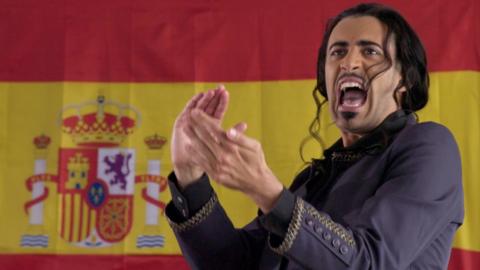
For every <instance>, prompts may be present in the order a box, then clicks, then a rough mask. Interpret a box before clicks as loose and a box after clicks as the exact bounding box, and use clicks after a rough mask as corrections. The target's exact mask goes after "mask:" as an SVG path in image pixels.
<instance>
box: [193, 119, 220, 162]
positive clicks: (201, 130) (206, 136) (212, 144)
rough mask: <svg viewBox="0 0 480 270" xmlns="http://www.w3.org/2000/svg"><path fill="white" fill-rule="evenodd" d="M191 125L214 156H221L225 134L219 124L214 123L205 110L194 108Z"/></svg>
mask: <svg viewBox="0 0 480 270" xmlns="http://www.w3.org/2000/svg"><path fill="white" fill-rule="evenodd" d="M190 125H191V127H192V130H193V132H195V135H196V136H197V137H198V138H199V139H200V140H201V141H202V142H203V143H204V144H205V145H206V146H207V147H208V149H209V150H210V151H211V152H212V153H213V154H214V156H215V157H216V158H218V157H220V155H221V154H222V147H221V145H220V140H221V139H222V137H224V135H223V130H222V129H221V128H219V127H218V124H216V123H212V118H211V117H209V116H207V115H206V114H205V113H204V112H202V111H198V110H194V111H192V123H191V124H190Z"/></svg>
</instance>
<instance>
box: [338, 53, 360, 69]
mask: <svg viewBox="0 0 480 270" xmlns="http://www.w3.org/2000/svg"><path fill="white" fill-rule="evenodd" d="M360 64H361V55H360V53H359V52H357V50H350V51H349V52H348V53H347V55H345V57H344V58H343V59H342V62H341V63H340V68H341V69H342V70H344V71H347V72H350V71H354V70H357V69H359V68H360Z"/></svg>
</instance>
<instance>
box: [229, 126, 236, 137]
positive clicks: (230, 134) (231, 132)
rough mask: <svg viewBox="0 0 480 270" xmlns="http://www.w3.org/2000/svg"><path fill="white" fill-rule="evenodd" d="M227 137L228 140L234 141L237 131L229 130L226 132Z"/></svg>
mask: <svg viewBox="0 0 480 270" xmlns="http://www.w3.org/2000/svg"><path fill="white" fill-rule="evenodd" d="M227 135H228V137H229V138H230V139H235V137H237V130H236V129H234V128H231V129H229V130H228V132H227Z"/></svg>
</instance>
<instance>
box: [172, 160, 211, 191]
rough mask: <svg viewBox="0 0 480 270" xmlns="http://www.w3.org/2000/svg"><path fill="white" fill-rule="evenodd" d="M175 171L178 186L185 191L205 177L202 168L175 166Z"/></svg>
mask: <svg viewBox="0 0 480 270" xmlns="http://www.w3.org/2000/svg"><path fill="white" fill-rule="evenodd" d="M173 171H174V172H175V176H176V177H177V182H178V185H179V187H180V188H181V189H185V188H186V187H187V186H188V185H190V184H192V183H194V182H196V181H198V179H200V177H201V176H202V175H203V173H204V172H203V171H202V170H201V169H200V168H197V167H193V166H175V165H174V166H173Z"/></svg>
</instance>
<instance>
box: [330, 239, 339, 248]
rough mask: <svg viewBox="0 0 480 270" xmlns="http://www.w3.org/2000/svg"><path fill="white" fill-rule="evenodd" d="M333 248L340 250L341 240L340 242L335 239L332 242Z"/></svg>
mask: <svg viewBox="0 0 480 270" xmlns="http://www.w3.org/2000/svg"><path fill="white" fill-rule="evenodd" d="M332 246H333V247H334V248H338V247H339V246H340V240H338V239H333V241H332Z"/></svg>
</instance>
